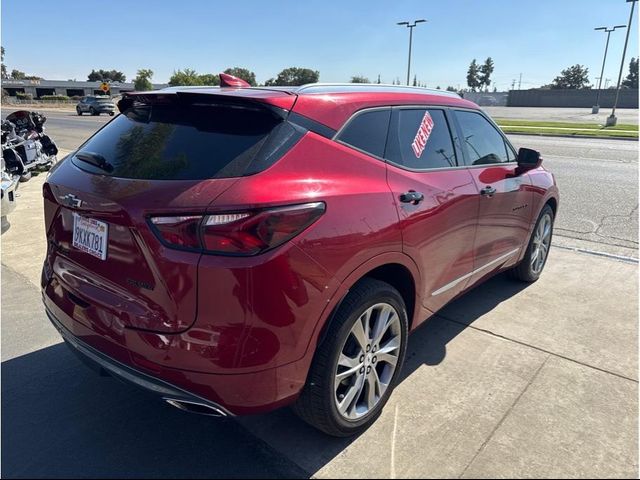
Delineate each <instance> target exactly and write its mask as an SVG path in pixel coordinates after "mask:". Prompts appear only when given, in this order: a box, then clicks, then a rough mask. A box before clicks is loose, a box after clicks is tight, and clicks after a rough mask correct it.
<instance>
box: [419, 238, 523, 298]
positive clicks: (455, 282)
mask: <svg viewBox="0 0 640 480" xmlns="http://www.w3.org/2000/svg"><path fill="white" fill-rule="evenodd" d="M520 248H521V247H518V248H514V249H513V250H511V251H510V252H507V253H505V254H504V255H500V256H499V257H498V258H496V259H494V260H491V261H490V262H489V263H486V264H485V265H483V266H481V267H479V268H476V269H475V270H473V271H471V272H469V273H467V274H465V275H463V276H461V277H458V278H456V279H455V280H453V281H452V282H449V283H447V284H446V285H444V286H442V287H440V288H439V289H437V290H435V291H433V292H431V296H432V297H435V296H436V295H440V294H441V293H444V292H446V291H447V290H450V289H452V288H453V287H455V286H456V285H458V284H459V283H460V282H463V281H464V280H466V279H468V278H470V277H472V276H474V275H475V274H476V273H479V272H481V271H482V270H484V269H486V268H489V267H490V266H492V265H495V264H496V263H499V262H501V261H502V260H506V259H507V258H509V257H511V256H512V255H514V254H515V253H516V252H518V251H519V250H520Z"/></svg>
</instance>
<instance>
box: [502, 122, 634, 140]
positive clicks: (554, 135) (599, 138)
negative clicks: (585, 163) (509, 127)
mask: <svg viewBox="0 0 640 480" xmlns="http://www.w3.org/2000/svg"><path fill="white" fill-rule="evenodd" d="M498 126H499V127H500V125H498ZM500 129H501V130H502V127H500ZM502 132H503V133H504V134H505V135H528V136H530V137H559V138H579V139H583V138H586V139H594V140H627V141H631V142H637V141H638V138H633V137H608V136H607V137H598V136H596V135H561V134H555V133H522V132H505V131H504V130H502Z"/></svg>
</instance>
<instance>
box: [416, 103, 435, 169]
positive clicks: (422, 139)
mask: <svg viewBox="0 0 640 480" xmlns="http://www.w3.org/2000/svg"><path fill="white" fill-rule="evenodd" d="M432 130H433V118H431V115H429V112H424V117H422V122H420V127H419V128H418V133H416V137H415V138H414V139H413V143H412V144H411V148H413V153H415V154H416V158H420V157H421V156H422V152H424V148H425V147H426V146H427V140H429V137H430V136H431V131H432Z"/></svg>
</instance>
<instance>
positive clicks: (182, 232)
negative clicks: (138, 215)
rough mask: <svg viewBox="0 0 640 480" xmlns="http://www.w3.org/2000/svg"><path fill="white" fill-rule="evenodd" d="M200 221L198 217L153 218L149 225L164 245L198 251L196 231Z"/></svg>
mask: <svg viewBox="0 0 640 480" xmlns="http://www.w3.org/2000/svg"><path fill="white" fill-rule="evenodd" d="M201 220H202V217H201V216H200V215H189V216H180V217H153V218H151V223H152V224H153V225H154V227H155V230H156V234H157V235H159V236H160V237H161V239H162V240H164V241H165V243H168V244H169V245H173V246H176V247H182V248H190V249H191V248H194V249H199V248H200V240H199V238H198V237H199V234H198V229H199V225H200V222H201Z"/></svg>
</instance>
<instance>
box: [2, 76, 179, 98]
mask: <svg viewBox="0 0 640 480" xmlns="http://www.w3.org/2000/svg"><path fill="white" fill-rule="evenodd" d="M100 85H102V82H76V81H74V80H13V79H4V80H2V89H3V90H4V91H5V92H6V93H7V95H9V96H11V97H15V96H17V95H18V93H24V94H30V95H31V96H32V97H33V98H40V97H42V96H44V95H65V96H67V97H84V96H87V95H104V92H103V91H102V90H100ZM109 85H110V87H111V96H117V95H119V94H120V93H122V92H133V91H134V90H135V88H134V87H133V83H120V82H113V83H110V84H109ZM165 87H168V85H167V84H166V83H154V84H153V88H154V89H158V88H165Z"/></svg>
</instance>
